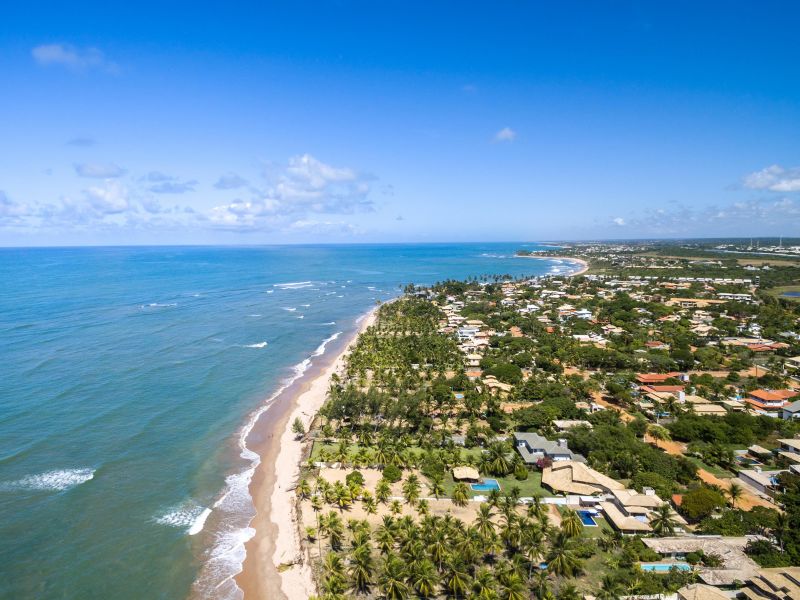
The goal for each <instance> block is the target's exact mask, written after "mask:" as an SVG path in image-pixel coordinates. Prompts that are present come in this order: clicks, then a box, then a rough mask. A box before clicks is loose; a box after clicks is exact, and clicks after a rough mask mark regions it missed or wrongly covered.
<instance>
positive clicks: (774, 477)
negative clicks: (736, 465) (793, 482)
mask: <svg viewBox="0 0 800 600" xmlns="http://www.w3.org/2000/svg"><path fill="white" fill-rule="evenodd" d="M781 473H786V470H777V471H764V470H763V469H761V468H760V467H756V468H755V469H745V470H742V471H739V479H741V480H742V481H743V482H744V483H746V484H747V485H749V486H750V487H753V488H755V489H757V490H758V491H759V492H761V493H762V494H766V495H768V496H772V495H774V494H775V493H776V492H778V491H779V489H780V484H779V482H778V475H780V474H781Z"/></svg>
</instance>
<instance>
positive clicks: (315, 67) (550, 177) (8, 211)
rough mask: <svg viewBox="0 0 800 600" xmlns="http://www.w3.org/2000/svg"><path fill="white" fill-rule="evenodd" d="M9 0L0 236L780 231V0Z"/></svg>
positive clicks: (348, 237) (789, 158)
mask: <svg viewBox="0 0 800 600" xmlns="http://www.w3.org/2000/svg"><path fill="white" fill-rule="evenodd" d="M13 4H15V5H19V6H12V7H4V8H3V9H0V20H1V21H2V23H3V27H2V30H0V74H2V78H3V90H4V92H3V94H0V133H1V134H2V135H1V136H0V244H3V245H41V244H127V243H136V244H138V243H238V244H260V243H301V242H376V241H377V242H379V241H386V242H401V241H462V240H463V241H469V240H475V241H479V240H480V241H491V240H536V239H540V240H541V239H596V238H608V237H613V238H642V237H684V236H723V235H741V236H751V235H775V236H777V235H792V234H794V235H797V234H798V232H800V44H798V43H797V32H796V24H797V22H798V19H799V18H800V5H798V4H797V3H796V2H789V1H787V2H770V1H766V2H758V3H756V2H736V1H733V2H730V1H729V2H718V3H715V2H703V3H698V2H680V1H678V2H669V3H663V2H622V1H615V2H569V1H565V2H546V3H545V2H491V3H477V2H459V3H456V2H419V3H417V2H409V1H406V2H374V1H369V2H346V1H339V2H314V3H304V2H281V3H270V2H260V3H251V4H245V3H229V4H227V5H225V6H224V7H222V6H221V5H220V6H219V7H218V8H210V7H206V6H204V5H203V4H202V3H197V2H185V3H177V2H171V3H149V2H137V3H126V4H125V5H121V6H114V5H113V4H114V3H112V4H111V5H110V4H109V3H99V2H98V3H88V2H77V3H69V4H66V3H53V4H52V5H49V4H48V3H41V2H40V3H29V4H31V6H22V4H23V3H13ZM167 5H168V6H167Z"/></svg>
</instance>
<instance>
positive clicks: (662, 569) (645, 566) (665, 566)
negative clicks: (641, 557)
mask: <svg viewBox="0 0 800 600" xmlns="http://www.w3.org/2000/svg"><path fill="white" fill-rule="evenodd" d="M639 568H640V569H641V570H642V571H652V572H655V573H669V572H670V571H671V570H672V569H678V570H679V571H691V570H692V565H690V564H689V563H639Z"/></svg>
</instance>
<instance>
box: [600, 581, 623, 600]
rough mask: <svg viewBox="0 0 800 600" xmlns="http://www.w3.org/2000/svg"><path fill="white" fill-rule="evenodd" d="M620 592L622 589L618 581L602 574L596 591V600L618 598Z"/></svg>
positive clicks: (615, 599) (616, 599)
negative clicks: (598, 588)
mask: <svg viewBox="0 0 800 600" xmlns="http://www.w3.org/2000/svg"><path fill="white" fill-rule="evenodd" d="M622 594H623V590H622V586H621V585H620V584H619V582H618V581H617V580H616V579H614V578H613V577H611V575H604V576H603V580H602V582H601V584H600V590H599V591H598V593H597V600H619V598H620V597H621V596H622Z"/></svg>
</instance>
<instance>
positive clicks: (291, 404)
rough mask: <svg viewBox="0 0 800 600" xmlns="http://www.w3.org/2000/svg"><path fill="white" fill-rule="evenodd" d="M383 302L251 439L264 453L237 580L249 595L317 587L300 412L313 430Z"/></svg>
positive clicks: (303, 592)
mask: <svg viewBox="0 0 800 600" xmlns="http://www.w3.org/2000/svg"><path fill="white" fill-rule="evenodd" d="M376 314H377V308H375V309H372V310H371V311H370V312H369V313H367V314H366V315H365V316H364V317H363V318H362V319H361V321H360V323H359V327H358V329H357V331H355V332H353V333H352V334H351V335H350V336H349V337H348V338H347V339H345V340H342V341H341V342H340V344H339V345H338V346H336V351H335V352H333V353H331V355H330V357H326V356H325V355H323V356H322V357H320V358H318V359H315V363H314V365H313V366H312V367H311V368H310V369H309V371H308V372H307V373H306V375H305V376H304V377H301V378H300V379H299V380H298V381H296V382H295V383H294V384H292V385H291V386H289V387H288V388H287V389H286V390H284V392H283V393H282V394H281V395H280V396H279V397H278V398H276V400H275V402H274V404H273V406H271V407H270V409H269V410H268V411H266V412H265V413H264V415H262V418H261V419H260V420H259V422H258V423H257V424H256V426H255V427H254V428H253V431H252V432H251V434H250V437H249V439H248V447H250V448H251V449H253V450H254V451H255V452H257V453H258V454H259V455H260V456H261V464H260V465H259V466H258V469H257V470H256V472H255V474H254V475H253V480H252V482H251V483H250V494H251V496H252V498H253V503H254V505H255V507H256V516H255V517H254V518H253V522H252V523H251V527H253V528H254V529H255V531H256V533H255V536H254V537H253V538H252V539H251V540H250V541H249V542H248V543H247V544H246V551H247V557H246V558H245V561H244V564H243V569H242V572H241V573H240V574H239V575H238V576H237V577H236V583H237V585H238V586H239V588H241V590H242V591H243V592H244V597H245V599H247V600H250V599H261V598H270V599H272V598H286V599H288V600H295V599H297V600H300V599H305V598H308V597H309V596H313V595H314V594H315V593H316V589H315V586H314V579H313V576H312V572H311V566H310V565H309V563H308V559H307V555H306V554H305V552H304V550H303V547H302V543H301V540H300V531H299V526H298V520H297V511H296V496H295V494H294V488H295V485H296V483H297V479H298V475H299V472H300V463H301V461H302V459H303V452H304V450H305V444H306V442H304V441H302V440H298V439H297V436H296V435H295V434H294V433H293V432H292V430H291V427H292V423H293V422H294V420H295V419H296V418H300V420H301V421H302V422H303V424H304V425H305V427H306V430H308V428H309V425H310V424H311V422H312V420H313V418H314V416H315V415H316V414H317V412H318V411H319V409H320V408H321V407H322V405H323V403H324V402H325V398H326V395H327V392H328V388H329V384H330V379H331V376H332V375H333V374H334V373H337V372H339V371H341V370H342V369H343V366H344V359H345V356H346V355H347V353H348V351H349V349H350V348H351V346H352V345H353V343H354V342H355V340H356V339H357V337H358V335H359V334H360V333H361V332H362V331H364V330H365V329H366V328H367V327H369V326H370V325H372V324H373V323H374V322H375V318H376Z"/></svg>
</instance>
